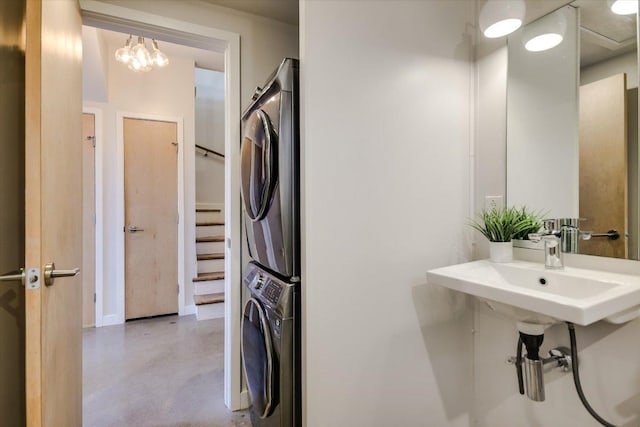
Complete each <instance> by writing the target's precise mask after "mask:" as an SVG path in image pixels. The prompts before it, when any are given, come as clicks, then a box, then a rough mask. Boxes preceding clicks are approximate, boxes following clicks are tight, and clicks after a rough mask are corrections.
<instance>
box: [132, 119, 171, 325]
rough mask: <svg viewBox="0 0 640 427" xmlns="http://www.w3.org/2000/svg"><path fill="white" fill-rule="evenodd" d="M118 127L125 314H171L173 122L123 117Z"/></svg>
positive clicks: (146, 315) (133, 316)
mask: <svg viewBox="0 0 640 427" xmlns="http://www.w3.org/2000/svg"><path fill="white" fill-rule="evenodd" d="M123 131H124V159H125V160H124V162H125V168H124V179H125V192H124V193H125V229H126V231H125V289H126V292H125V318H126V319H136V318H140V317H148V316H156V315H161V314H169V313H177V312H178V203H177V189H178V183H177V123H175V122H164V121H154V120H141V119H134V118H125V119H124V123H123ZM131 226H136V227H138V228H139V229H142V230H143V231H138V232H133V233H132V232H129V227H131Z"/></svg>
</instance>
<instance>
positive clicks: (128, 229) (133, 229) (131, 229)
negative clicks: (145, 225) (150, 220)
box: [127, 225, 144, 233]
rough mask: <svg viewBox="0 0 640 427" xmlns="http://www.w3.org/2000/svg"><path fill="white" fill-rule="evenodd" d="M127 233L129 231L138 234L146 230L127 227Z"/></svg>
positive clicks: (133, 226)
mask: <svg viewBox="0 0 640 427" xmlns="http://www.w3.org/2000/svg"><path fill="white" fill-rule="evenodd" d="M127 231H129V233H137V232H138V231H144V229H142V228H138V227H136V226H135V225H130V226H129V227H127Z"/></svg>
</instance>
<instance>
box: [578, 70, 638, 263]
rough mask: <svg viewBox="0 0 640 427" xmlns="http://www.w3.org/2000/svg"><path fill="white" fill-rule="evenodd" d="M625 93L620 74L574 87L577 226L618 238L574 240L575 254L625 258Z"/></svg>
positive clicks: (626, 184) (626, 208)
mask: <svg viewBox="0 0 640 427" xmlns="http://www.w3.org/2000/svg"><path fill="white" fill-rule="evenodd" d="M626 96H627V90H626V76H625V75H624V74H617V75H614V76H611V77H608V78H605V79H602V80H598V81H596V82H593V83H589V84H587V85H584V86H581V87H580V217H581V218H585V220H584V221H582V222H581V224H580V228H581V229H583V230H588V231H593V232H594V233H606V232H607V231H609V230H613V229H615V230H617V231H618V232H619V233H620V236H621V237H620V238H619V239H618V240H609V239H607V238H606V237H597V238H593V239H591V240H588V241H584V240H583V241H580V242H579V251H580V253H581V254H586V255H599V256H607V257H616V258H627V257H628V245H627V239H625V237H624V236H625V232H626V231H627V223H628V200H627V194H628V192H627V186H628V180H627V101H626Z"/></svg>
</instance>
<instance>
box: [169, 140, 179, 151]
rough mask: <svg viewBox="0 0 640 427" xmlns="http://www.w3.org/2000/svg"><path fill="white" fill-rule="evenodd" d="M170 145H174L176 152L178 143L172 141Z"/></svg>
mask: <svg viewBox="0 0 640 427" xmlns="http://www.w3.org/2000/svg"><path fill="white" fill-rule="evenodd" d="M171 145H174V146H175V147H176V153H177V152H178V147H179V145H178V143H177V142H172V143H171Z"/></svg>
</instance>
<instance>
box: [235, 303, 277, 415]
mask: <svg viewBox="0 0 640 427" xmlns="http://www.w3.org/2000/svg"><path fill="white" fill-rule="evenodd" d="M242 360H243V361H244V371H245V376H246V377H247V385H248V386H249V394H250V396H251V402H252V403H253V410H254V411H255V413H256V414H257V415H258V416H259V417H260V418H266V417H268V416H269V415H271V414H272V413H273V410H274V409H275V407H276V406H277V404H278V393H277V391H278V375H277V371H278V361H277V360H276V354H275V349H274V347H273V343H272V341H271V332H270V330H269V322H268V319H267V316H266V313H265V311H264V308H263V307H262V305H261V304H260V302H259V301H258V300H256V299H255V298H251V299H250V300H249V301H247V304H246V305H245V307H244V315H243V317H242Z"/></svg>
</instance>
